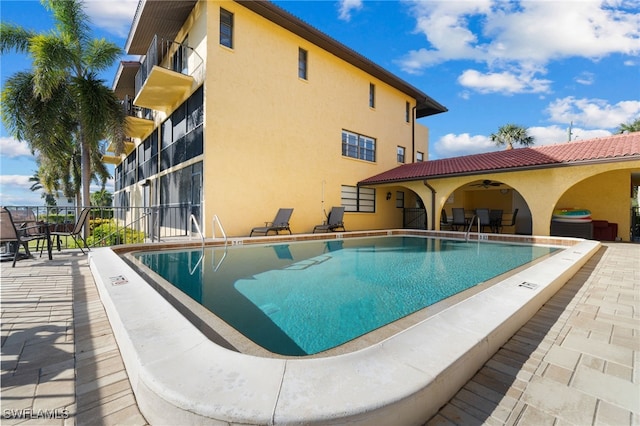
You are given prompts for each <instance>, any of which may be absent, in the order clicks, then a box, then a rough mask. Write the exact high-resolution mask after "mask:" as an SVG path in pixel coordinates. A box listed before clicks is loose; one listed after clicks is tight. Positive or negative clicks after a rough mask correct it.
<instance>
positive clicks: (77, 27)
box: [41, 0, 90, 51]
mask: <svg viewBox="0 0 640 426" xmlns="http://www.w3.org/2000/svg"><path fill="white" fill-rule="evenodd" d="M41 2H42V4H43V5H44V7H45V8H47V9H48V10H50V11H51V12H53V17H54V19H55V22H56V28H57V30H58V31H59V33H60V34H65V35H68V36H69V37H70V38H71V39H72V40H74V41H75V42H76V43H78V44H79V46H78V51H80V50H81V49H80V46H82V45H83V44H84V43H86V41H87V40H88V39H89V34H90V28H89V16H88V15H87V14H86V13H85V11H84V9H83V4H82V2H81V1H76V0H41Z"/></svg>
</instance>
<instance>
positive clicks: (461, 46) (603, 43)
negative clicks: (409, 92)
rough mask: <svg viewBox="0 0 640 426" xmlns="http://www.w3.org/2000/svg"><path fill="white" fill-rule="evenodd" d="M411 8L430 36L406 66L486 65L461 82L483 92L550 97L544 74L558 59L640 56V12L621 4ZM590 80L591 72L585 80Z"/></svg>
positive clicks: (413, 69)
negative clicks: (480, 70)
mask: <svg viewBox="0 0 640 426" xmlns="http://www.w3.org/2000/svg"><path fill="white" fill-rule="evenodd" d="M405 4H408V5H409V6H410V9H411V12H412V14H413V15H414V17H415V19H416V27H415V31H416V32H417V33H421V34H424V36H425V37H426V42H425V44H426V46H424V47H421V48H418V49H413V50H411V51H409V52H408V53H407V54H406V55H405V56H404V57H402V58H400V60H398V61H397V62H398V63H399V65H400V67H401V68H402V69H403V70H404V71H405V72H408V73H413V74H419V73H420V72H422V70H424V69H425V68H428V67H430V66H434V65H437V64H439V63H443V62H446V61H452V60H466V61H469V60H470V61H476V62H478V63H484V64H485V66H486V67H487V69H488V71H487V72H485V73H481V72H479V71H473V70H471V71H470V70H467V71H466V74H463V75H461V76H460V77H459V80H460V81H461V84H465V83H466V84H467V87H472V88H474V89H475V90H478V91H481V92H483V93H487V92H494V91H496V92H500V91H502V89H504V91H506V93H509V94H510V93H515V92H514V90H521V91H524V92H529V93H530V92H545V91H547V90H548V88H549V84H550V82H549V81H548V80H543V79H539V78H538V77H537V76H538V75H540V74H545V73H546V66H547V64H548V63H549V62H550V61H552V60H559V59H564V58H571V57H581V58H588V59H591V60H598V59H601V58H603V57H606V56H608V55H611V54H623V55H629V56H633V55H637V54H638V53H639V52H640V14H638V13H634V12H632V11H633V10H634V9H633V8H631V7H627V6H625V4H623V3H621V2H609V3H606V4H605V2H601V1H596V0H584V1H564V2H559V1H522V2H517V3H516V2H504V1H497V0H479V1H473V2H466V1H451V2H446V1H437V2H433V1H429V2H426V1H423V0H411V1H407V2H405ZM625 7H627V8H626V9H625ZM629 10H631V12H630V11H629ZM628 62H629V61H627V63H628ZM589 81H590V79H589V78H588V76H586V75H585V76H582V78H580V81H579V82H580V84H587V83H588V82H589Z"/></svg>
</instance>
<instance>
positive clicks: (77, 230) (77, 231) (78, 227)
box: [51, 207, 91, 254]
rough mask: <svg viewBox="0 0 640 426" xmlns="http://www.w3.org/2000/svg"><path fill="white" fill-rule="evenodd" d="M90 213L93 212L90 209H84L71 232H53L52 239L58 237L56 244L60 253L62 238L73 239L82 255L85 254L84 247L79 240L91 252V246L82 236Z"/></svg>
mask: <svg viewBox="0 0 640 426" xmlns="http://www.w3.org/2000/svg"><path fill="white" fill-rule="evenodd" d="M90 212H91V209H90V208H89V207H85V208H84V209H82V211H81V212H80V216H79V217H78V221H77V222H76V224H75V226H74V227H73V229H72V230H71V231H53V232H52V233H51V236H52V237H54V236H55V237H56V244H57V247H58V251H60V237H71V238H73V242H75V243H76V245H77V246H78V247H79V248H80V251H81V252H82V254H84V250H82V246H81V245H80V243H79V242H78V239H80V241H82V242H83V243H84V246H85V248H86V249H87V251H90V249H89V246H88V245H87V241H86V240H85V239H84V235H82V228H83V227H84V224H85V222H86V221H87V218H88V217H89V213H90Z"/></svg>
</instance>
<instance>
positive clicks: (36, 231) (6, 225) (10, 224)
mask: <svg viewBox="0 0 640 426" xmlns="http://www.w3.org/2000/svg"><path fill="white" fill-rule="evenodd" d="M40 240H44V241H46V242H47V251H48V253H49V259H51V238H50V236H49V226H48V225H47V224H42V223H37V222H36V223H35V224H34V225H28V224H25V225H23V226H21V227H16V224H15V222H14V221H13V217H11V212H10V211H9V210H8V209H7V208H6V207H3V208H2V210H0V243H9V242H15V243H17V244H16V245H15V254H14V255H13V264H12V265H11V266H12V267H14V268H15V266H16V260H18V256H19V254H20V246H21V245H22V246H24V249H25V252H26V254H27V256H31V253H30V252H29V243H30V242H31V241H37V242H39V241H40ZM42 247H43V248H44V245H43V246H42ZM40 256H42V249H40Z"/></svg>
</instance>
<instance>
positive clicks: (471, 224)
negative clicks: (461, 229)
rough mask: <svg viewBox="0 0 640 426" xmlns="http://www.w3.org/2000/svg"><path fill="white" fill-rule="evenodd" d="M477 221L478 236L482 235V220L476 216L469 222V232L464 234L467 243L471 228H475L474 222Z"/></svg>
mask: <svg viewBox="0 0 640 426" xmlns="http://www.w3.org/2000/svg"><path fill="white" fill-rule="evenodd" d="M476 219H478V235H480V218H479V217H478V216H476V215H475V214H474V215H473V217H472V218H471V221H470V222H469V227H468V228H467V232H466V234H464V240H465V241H469V233H470V232H471V227H472V226H473V221H474V220H476Z"/></svg>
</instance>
